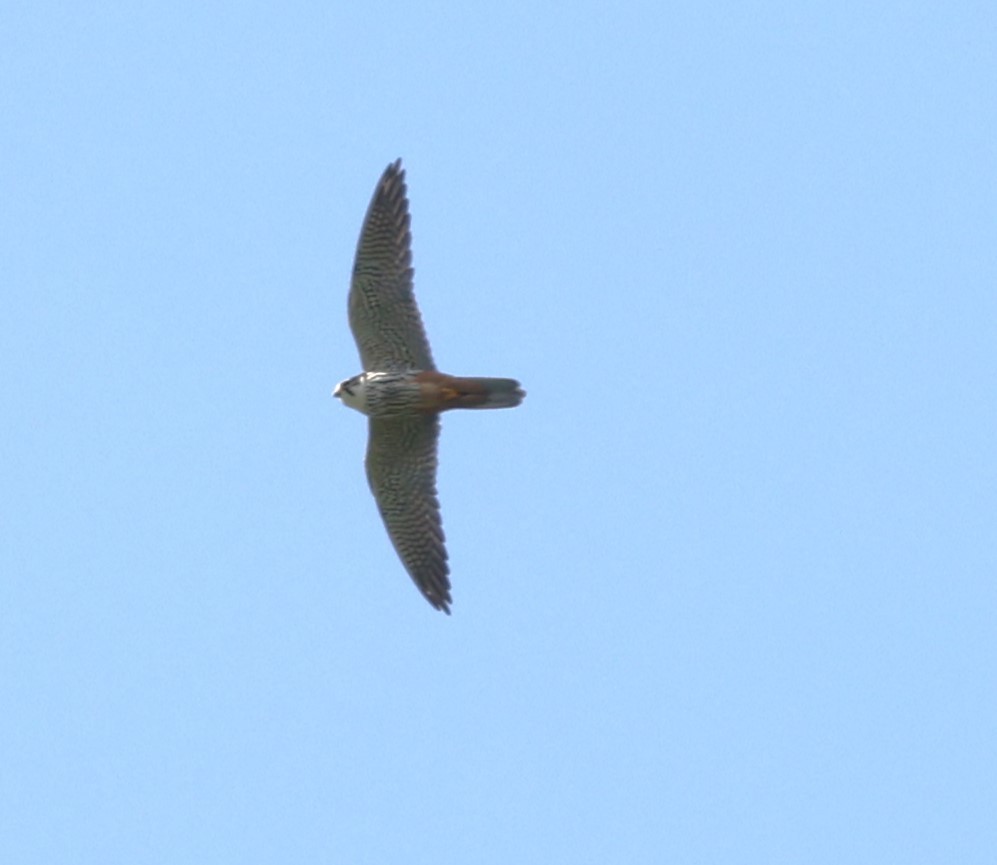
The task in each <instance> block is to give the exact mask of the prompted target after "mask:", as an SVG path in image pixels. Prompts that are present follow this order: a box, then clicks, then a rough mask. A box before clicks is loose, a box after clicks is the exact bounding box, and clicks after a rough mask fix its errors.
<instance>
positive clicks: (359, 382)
mask: <svg viewBox="0 0 997 865" xmlns="http://www.w3.org/2000/svg"><path fill="white" fill-rule="evenodd" d="M332 395H333V396H337V397H339V398H340V399H341V400H342V401H343V405H346V406H349V407H350V408H352V409H356V410H357V411H358V412H361V413H362V414H367V413H368V406H367V374H366V373H364V374H362V375H355V376H353V378H348V379H346V381H341V382H340V383H339V384H337V385H336V389H335V390H334V391H333V392H332Z"/></svg>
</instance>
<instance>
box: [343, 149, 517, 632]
mask: <svg viewBox="0 0 997 865" xmlns="http://www.w3.org/2000/svg"><path fill="white" fill-rule="evenodd" d="M411 243H412V235H411V233H410V232H409V212H408V198H407V197H406V188H405V171H404V169H403V168H402V161H401V160H400V159H399V160H397V161H396V162H394V163H392V164H391V165H389V166H388V167H387V168H386V169H385V171H384V174H382V175H381V179H380V180H379V181H378V184H377V188H376V189H375V190H374V196H373V198H372V199H371V202H370V206H369V207H368V208H367V216H366V217H365V218H364V222H363V228H361V230H360V240H359V242H358V243H357V254H356V259H355V261H354V263H353V279H352V281H351V283H350V297H349V317H350V330H352V331H353V338H354V340H356V343H357V348H358V349H359V351H360V362H361V364H362V365H363V369H364V371H363V372H362V373H360V374H359V375H355V376H353V378H348V379H346V381H342V382H340V383H339V384H338V385H336V389H335V390H334V391H333V396H336V397H339V399H341V400H342V401H343V403H344V404H345V405H347V406H349V407H350V408H352V409H356V410H357V411H359V412H362V413H363V414H365V415H367V417H368V428H367V459H366V467H367V482H368V483H369V484H370V489H371V492H372V493H373V494H374V499H375V500H376V501H377V507H378V510H379V511H380V512H381V518H382V519H383V520H384V525H385V527H386V528H387V530H388V535H389V537H390V538H391V542H392V543H393V544H394V547H395V550H396V551H397V553H398V556H399V558H400V559H401V560H402V564H403V565H405V569H406V570H407V571H408V573H409V575H410V576H411V577H412V579H413V580H414V581H415V584H416V585H417V586H418V587H419V590H420V591H421V592H422V594H423V595H425V597H426V600H427V601H429V603H430V604H432V605H433V606H434V607H435V608H436V609H438V610H443V612H445V613H447V614H448V615H449V613H450V604H452V603H453V600H452V599H451V597H450V577H449V574H450V568H449V566H448V565H447V549H446V545H445V543H444V535H443V522H442V519H441V518H440V502H439V499H438V498H437V496H436V452H437V441H438V439H439V435H440V413H441V412H444V411H448V410H449V409H453V408H512V407H514V406H517V405H519V404H520V403H521V402H522V401H523V397H524V396H526V394H525V393H524V391H523V390H522V388H521V387H520V386H519V382H518V381H514V380H513V379H511V378H463V377H458V376H452V375H447V374H446V373H442V372H439V371H438V370H437V369H436V364H435V363H433V356H432V353H431V352H430V350H429V341H428V340H427V338H426V331H425V330H424V328H423V326H422V316H421V315H420V314H419V307H418V306H417V305H416V302H415V295H414V293H413V290H412V251H411Z"/></svg>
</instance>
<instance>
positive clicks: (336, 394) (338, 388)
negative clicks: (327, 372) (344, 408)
mask: <svg viewBox="0 0 997 865" xmlns="http://www.w3.org/2000/svg"><path fill="white" fill-rule="evenodd" d="M341 387H342V385H338V384H337V385H336V387H335V388H334V389H333V391H332V395H333V396H339V390H340V388H341Z"/></svg>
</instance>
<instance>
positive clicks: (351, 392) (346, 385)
mask: <svg viewBox="0 0 997 865" xmlns="http://www.w3.org/2000/svg"><path fill="white" fill-rule="evenodd" d="M343 390H345V391H346V392H347V393H348V394H349V395H350V396H353V390H352V389H351V388H350V386H349V385H348V384H344V385H343Z"/></svg>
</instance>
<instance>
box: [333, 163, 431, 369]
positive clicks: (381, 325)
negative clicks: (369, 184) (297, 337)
mask: <svg viewBox="0 0 997 865" xmlns="http://www.w3.org/2000/svg"><path fill="white" fill-rule="evenodd" d="M411 244H412V235H411V233H410V232H409V213H408V199H407V197H406V195H405V171H404V169H402V162H401V160H400V159H399V160H398V161H397V162H394V163H392V164H391V165H389V166H388V167H387V168H386V169H385V171H384V174H383V175H381V179H380V180H379V181H378V184H377V189H375V190H374V197H373V198H372V199H371V201H370V207H368V208H367V216H366V217H365V218H364V223H363V228H362V229H361V231H360V241H359V242H358V243H357V257H356V260H355V261H354V263H353V279H352V281H351V283H350V301H349V309H350V329H351V330H352V331H353V338H354V339H355V340H356V343H357V348H358V349H359V350H360V360H361V362H362V363H363V368H364V369H365V370H368V371H370V370H395V369H436V366H435V365H434V364H433V355H432V353H431V352H430V350H429V340H428V339H426V331H425V329H424V328H423V326H422V316H420V315H419V307H418V306H417V305H416V302H415V294H414V293H413V291H412V251H411Z"/></svg>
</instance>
